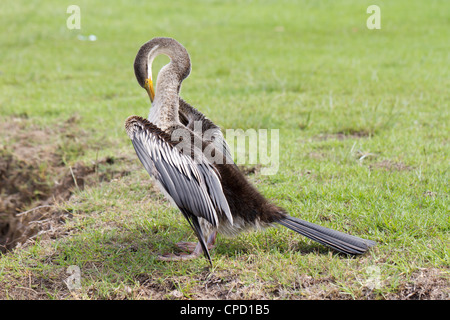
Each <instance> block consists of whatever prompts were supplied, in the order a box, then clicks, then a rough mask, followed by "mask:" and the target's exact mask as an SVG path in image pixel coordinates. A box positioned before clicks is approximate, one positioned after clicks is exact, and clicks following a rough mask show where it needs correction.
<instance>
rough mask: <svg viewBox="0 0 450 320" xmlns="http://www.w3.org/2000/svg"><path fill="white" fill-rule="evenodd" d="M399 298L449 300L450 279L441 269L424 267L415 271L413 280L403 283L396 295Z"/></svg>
mask: <svg viewBox="0 0 450 320" xmlns="http://www.w3.org/2000/svg"><path fill="white" fill-rule="evenodd" d="M388 298H389V299H395V300H397V299H399V300H449V299H450V279H449V276H448V273H447V274H446V275H445V274H444V273H443V271H441V270H439V269H434V268H433V269H423V270H419V271H417V272H415V273H414V274H413V275H412V277H411V280H410V281H408V282H406V283H404V284H402V286H401V287H400V290H399V291H398V293H397V294H396V295H390V296H389V297H388Z"/></svg>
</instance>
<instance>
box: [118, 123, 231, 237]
mask: <svg viewBox="0 0 450 320" xmlns="http://www.w3.org/2000/svg"><path fill="white" fill-rule="evenodd" d="M126 128H127V133H128V135H129V136H130V138H131V140H132V143H133V146H134V148H135V150H136V154H137V156H138V157H139V159H140V160H141V162H142V164H143V165H144V167H145V169H146V170H147V172H148V173H149V174H150V175H151V176H152V177H154V178H155V179H156V181H157V182H158V183H159V184H160V186H161V187H162V188H163V190H164V191H166V193H167V195H169V196H170V198H171V199H172V200H173V202H174V203H175V204H176V205H177V207H178V208H179V209H180V211H181V212H182V213H183V215H184V216H185V217H186V218H187V219H188V221H189V222H190V223H191V226H192V221H193V220H192V219H193V218H194V220H196V218H203V219H206V220H207V221H209V222H210V223H211V224H212V225H213V226H217V225H218V223H219V214H223V215H225V216H226V217H227V218H228V219H229V220H230V222H231V223H233V218H232V216H231V212H230V208H229V206H228V202H227V200H226V198H225V195H224V193H223V190H222V185H221V183H220V179H219V173H218V172H217V171H216V169H215V168H214V167H213V165H212V164H210V163H208V162H207V160H206V159H202V160H201V161H196V160H194V159H193V158H192V157H191V156H190V155H186V154H183V153H182V152H180V150H178V149H177V148H176V146H175V145H174V144H173V143H171V141H170V135H168V134H166V133H164V132H163V131H161V130H160V129H159V128H158V127H156V126H155V125H153V124H152V123H150V122H149V121H148V120H146V119H144V118H141V117H136V116H134V117H130V118H128V119H127V122H126ZM195 229H196V228H195Z"/></svg>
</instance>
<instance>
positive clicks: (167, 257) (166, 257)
mask: <svg viewBox="0 0 450 320" xmlns="http://www.w3.org/2000/svg"><path fill="white" fill-rule="evenodd" d="M200 256H201V253H196V252H193V253H191V254H187V253H180V254H176V253H166V254H163V255H159V256H158V260H160V261H187V260H192V259H197V258H198V257H200Z"/></svg>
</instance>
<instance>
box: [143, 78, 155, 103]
mask: <svg viewBox="0 0 450 320" xmlns="http://www.w3.org/2000/svg"><path fill="white" fill-rule="evenodd" d="M145 90H147V93H148V96H149V97H150V101H151V102H153V99H154V98H155V89H153V81H152V78H148V79H146V80H145Z"/></svg>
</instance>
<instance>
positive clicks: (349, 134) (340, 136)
mask: <svg viewBox="0 0 450 320" xmlns="http://www.w3.org/2000/svg"><path fill="white" fill-rule="evenodd" d="M371 135H373V132H371V131H368V130H354V129H349V130H343V131H338V132H335V133H321V134H319V135H317V136H314V137H313V140H316V141H326V140H344V139H361V138H366V137H370V136H371Z"/></svg>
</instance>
